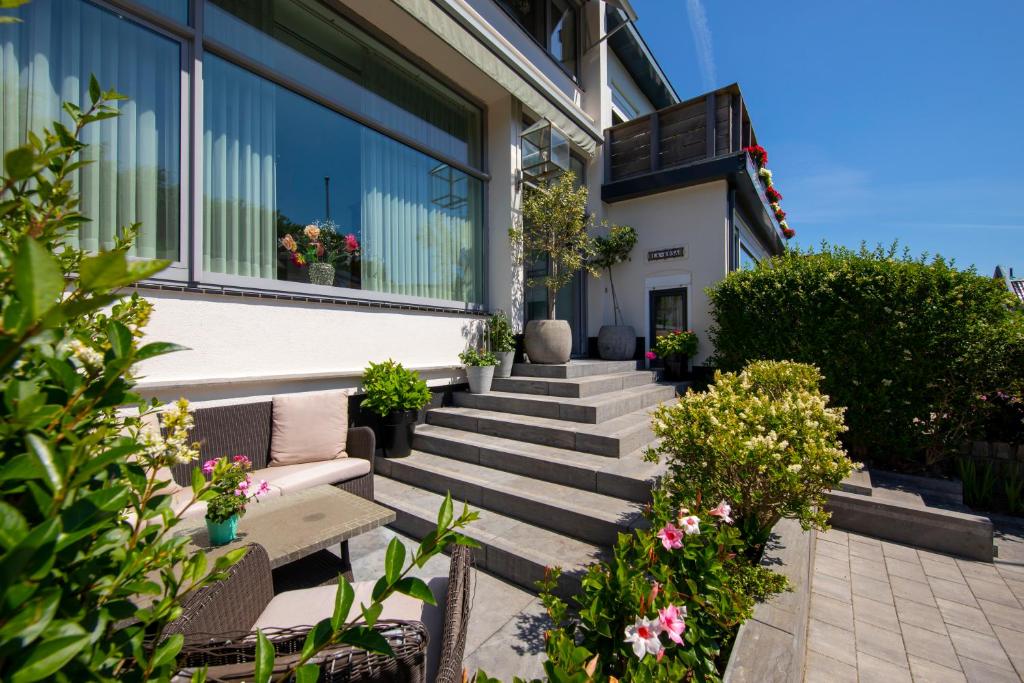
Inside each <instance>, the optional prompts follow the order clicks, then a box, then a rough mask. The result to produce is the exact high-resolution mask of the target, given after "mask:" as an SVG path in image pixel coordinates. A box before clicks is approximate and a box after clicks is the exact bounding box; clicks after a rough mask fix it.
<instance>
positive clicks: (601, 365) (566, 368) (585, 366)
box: [512, 359, 636, 379]
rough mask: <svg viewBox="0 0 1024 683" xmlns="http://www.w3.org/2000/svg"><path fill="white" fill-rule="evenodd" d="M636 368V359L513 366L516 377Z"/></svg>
mask: <svg viewBox="0 0 1024 683" xmlns="http://www.w3.org/2000/svg"><path fill="white" fill-rule="evenodd" d="M630 370H636V361H634V360H589V359H585V360H573V361H569V362H568V363H561V364H559V365H541V364H539V363H516V364H515V365H513V366H512V375H513V376H514V377H555V378H561V379H575V378H578V377H590V376H592V375H609V374H612V373H616V372H629V371H630Z"/></svg>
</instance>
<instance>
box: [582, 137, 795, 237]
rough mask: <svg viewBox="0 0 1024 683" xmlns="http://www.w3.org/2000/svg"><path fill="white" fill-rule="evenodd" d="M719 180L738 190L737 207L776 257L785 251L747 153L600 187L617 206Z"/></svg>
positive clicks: (606, 200)
mask: <svg viewBox="0 0 1024 683" xmlns="http://www.w3.org/2000/svg"><path fill="white" fill-rule="evenodd" d="M716 180H725V181H726V182H728V184H729V187H730V188H731V189H734V190H735V191H736V203H737V207H738V208H739V209H740V210H741V211H742V212H743V215H744V216H745V217H746V218H747V219H748V221H749V222H750V223H751V228H752V229H754V230H755V231H756V232H757V236H758V238H759V239H761V240H762V241H763V242H764V245H765V246H766V247H767V248H768V249H769V251H771V252H772V253H773V254H781V253H782V252H783V251H784V250H785V246H784V241H783V237H782V228H780V227H779V223H778V221H777V220H776V219H775V214H774V212H773V211H772V210H771V203H770V202H769V201H768V198H767V197H766V196H765V194H764V188H763V187H762V186H761V181H760V180H759V179H758V177H757V168H756V167H755V166H754V164H753V162H752V161H751V160H750V156H749V155H748V154H747V153H746V152H740V153H737V154H729V155H727V156H719V157H715V158H714V159H709V160H707V161H700V162H697V163H694V164H689V165H687V166H677V167H675V168H669V169H665V170H659V171H654V172H652V173H647V174H645V175H639V176H632V177H630V178H625V179H623V180H617V181H615V182H612V183H606V184H604V185H602V186H601V201H603V202H606V203H609V204H614V203H615V202H621V201H625V200H627V199H637V198H639V197H645V196H647V195H652V194H657V193H659V192H669V191H671V190H679V189H682V188H685V187H692V186H695V185H702V184H704V183H709V182H713V181H716Z"/></svg>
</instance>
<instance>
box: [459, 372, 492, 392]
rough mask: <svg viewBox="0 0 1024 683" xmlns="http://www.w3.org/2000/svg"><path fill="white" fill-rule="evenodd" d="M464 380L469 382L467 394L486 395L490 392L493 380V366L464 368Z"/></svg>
mask: <svg viewBox="0 0 1024 683" xmlns="http://www.w3.org/2000/svg"><path fill="white" fill-rule="evenodd" d="M466 379H468V380H469V393H471V394H486V393H487V392H488V391H490V390H491V382H492V381H493V380H494V366H493V365H470V366H467V367H466Z"/></svg>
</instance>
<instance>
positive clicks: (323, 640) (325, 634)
mask: <svg viewBox="0 0 1024 683" xmlns="http://www.w3.org/2000/svg"><path fill="white" fill-rule="evenodd" d="M331 635H332V631H331V622H330V621H329V620H327V619H323V620H321V621H318V622H317V623H316V625H315V626H313V628H312V629H310V631H309V633H307V634H306V640H305V641H304V642H303V643H302V656H303V657H305V658H307V659H308V658H309V657H312V656H313V655H314V654H316V653H317V652H319V651H320V650H321V649H323V647H324V645H326V644H327V641H329V640H330V639H331Z"/></svg>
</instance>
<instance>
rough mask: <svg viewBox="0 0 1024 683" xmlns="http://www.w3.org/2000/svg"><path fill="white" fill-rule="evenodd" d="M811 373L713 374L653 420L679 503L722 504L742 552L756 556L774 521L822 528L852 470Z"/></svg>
mask: <svg viewBox="0 0 1024 683" xmlns="http://www.w3.org/2000/svg"><path fill="white" fill-rule="evenodd" d="M821 379H822V377H821V373H820V372H818V369H817V368H815V367H814V366H812V365H805V364H801V363H793V362H789V361H782V362H776V361H759V362H754V363H751V364H750V365H748V366H747V367H746V368H745V369H744V370H743V371H742V372H739V373H731V372H717V373H715V382H714V384H713V385H712V386H711V387H710V388H709V389H708V391H707V392H704V393H696V392H690V393H687V394H685V395H684V396H682V397H681V398H680V399H679V402H678V403H677V404H675V405H665V406H662V407H660V408H659V409H658V410H657V411H656V412H655V414H654V432H655V434H656V435H657V436H658V437H659V438H660V439H661V442H660V444H659V446H658V447H657V449H654V450H652V451H651V452H650V453H649V456H650V457H651V458H659V457H664V458H666V459H667V461H668V464H669V477H670V479H671V481H672V483H673V485H674V487H675V488H676V490H678V491H679V495H680V496H681V497H682V498H683V499H685V500H693V499H698V500H699V499H700V498H701V497H703V498H704V499H705V500H722V499H724V500H728V501H729V502H730V503H731V504H732V511H733V516H734V517H735V519H736V523H737V525H738V527H739V528H740V530H741V532H742V533H743V536H744V538H745V539H746V540H747V542H748V544H750V546H751V547H752V548H754V549H757V548H759V546H761V545H762V544H763V543H764V542H765V541H766V540H767V539H768V536H769V534H770V533H771V528H772V527H773V526H774V525H775V523H776V522H777V521H778V520H779V519H780V518H782V517H795V518H796V519H798V520H800V523H801V525H803V527H804V528H811V527H815V528H819V529H823V528H827V522H828V513H827V512H826V511H825V510H824V508H823V505H824V502H825V500H824V494H825V492H826V491H827V490H829V489H831V488H834V487H836V486H837V485H838V484H839V482H840V481H841V480H842V479H843V478H844V477H846V476H848V475H849V474H850V472H851V471H852V470H853V468H854V466H855V465H854V463H852V462H851V461H850V459H849V458H848V457H847V456H846V452H845V451H844V450H843V448H842V446H841V444H840V441H839V435H840V434H841V433H842V432H843V431H845V429H846V427H845V426H844V424H843V409H842V408H832V407H829V405H828V397H827V396H824V395H822V393H821V392H820V391H819V383H820V382H821Z"/></svg>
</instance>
